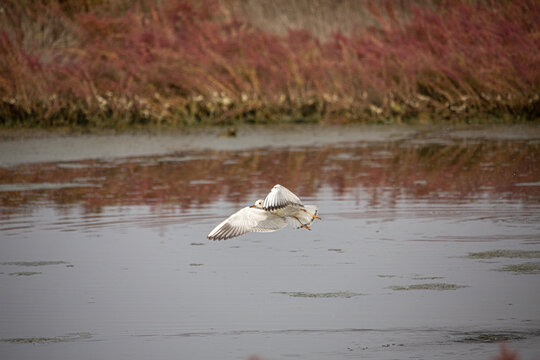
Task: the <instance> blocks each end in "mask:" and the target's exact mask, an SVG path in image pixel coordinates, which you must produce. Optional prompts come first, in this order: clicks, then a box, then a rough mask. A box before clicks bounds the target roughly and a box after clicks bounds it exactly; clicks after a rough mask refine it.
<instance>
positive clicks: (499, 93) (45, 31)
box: [0, 0, 540, 129]
mask: <svg viewBox="0 0 540 360" xmlns="http://www.w3.org/2000/svg"><path fill="white" fill-rule="evenodd" d="M300 3H301V2H300ZM315 3H320V4H322V5H321V6H323V8H324V6H326V5H324V4H326V3H325V2H324V0H319V1H318V2H315ZM239 4H240V5H242V2H239V1H236V2H234V1H231V2H225V1H222V2H220V1H203V2H190V1H183V0H161V1H157V2H154V1H149V0H108V1H92V0H86V1H82V2H79V1H70V0H67V1H59V0H50V1H45V0H42V1H16V0H7V1H6V2H4V4H3V5H2V8H1V12H0V25H1V29H0V124H1V126H5V127H17V126H24V127H33V126H39V127H58V126H68V127H97V128H117V129H121V128H130V127H137V126H148V125H150V126H153V125H157V126H192V125H198V124H202V125H207V124H234V123H238V122H245V123H290V122H319V123H352V122H361V123H373V122H382V123H401V122H420V123H422V122H445V121H446V122H480V121H499V122H519V121H535V120H538V118H539V115H540V3H539V2H538V1H535V0H516V1H509V0H490V1H487V0H485V1H467V0H455V1H432V2H427V3H423V2H417V3H410V2H403V1H385V2H382V3H379V2H377V3H373V2H369V1H364V2H360V4H361V5H357V6H356V8H354V9H353V8H351V9H352V10H351V11H350V12H349V13H350V15H349V16H350V19H349V21H348V22H346V24H348V25H347V26H346V29H342V28H340V27H339V26H336V31H334V32H332V31H330V29H327V28H324V31H322V30H321V32H320V33H318V32H317V31H314V30H313V29H314V28H316V26H313V24H317V23H316V22H314V21H313V20H311V22H309V21H305V22H301V21H299V20H295V21H296V23H298V24H300V26H297V27H294V26H293V24H292V23H291V22H285V23H284V24H283V25H282V26H281V28H280V29H271V28H269V27H268V26H265V24H264V23H263V24H262V25H260V26H259V25H257V22H258V20H260V18H261V13H257V12H255V11H254V10H253V9H254V6H253V4H251V5H250V3H248V5H250V6H247V5H245V4H244V5H245V6H240V5H239ZM273 11H274V16H277V15H275V13H276V9H274V10H273ZM284 11H289V18H291V19H293V20H294V19H301V18H302V14H303V12H304V10H302V7H299V8H298V10H295V11H292V10H290V9H284ZM305 13H306V15H305V16H308V15H309V16H311V18H313V14H311V15H310V13H308V12H305ZM293 15H294V16H293ZM344 17H346V15H344V11H343V10H342V11H341V13H340V15H339V17H338V18H339V19H343V18H344ZM356 18H358V21H357V22H356V21H355V19H356ZM259 22H260V21H259ZM340 22H341V23H345V20H340ZM306 24H307V25H306ZM309 24H311V25H309ZM351 24H354V26H353V25H351ZM266 25H268V24H266ZM289 26H290V27H289ZM285 27H286V29H285Z"/></svg>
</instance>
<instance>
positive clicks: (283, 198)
mask: <svg viewBox="0 0 540 360" xmlns="http://www.w3.org/2000/svg"><path fill="white" fill-rule="evenodd" d="M288 205H299V206H303V204H302V201H300V199H299V198H298V196H296V195H294V194H293V192H292V191H290V190H289V189H287V188H286V187H285V186H281V185H279V184H277V185H275V186H274V187H273V188H272V190H270V192H269V193H268V195H266V198H265V199H264V203H263V208H264V209H265V210H276V209H282V208H284V207H286V206H288Z"/></svg>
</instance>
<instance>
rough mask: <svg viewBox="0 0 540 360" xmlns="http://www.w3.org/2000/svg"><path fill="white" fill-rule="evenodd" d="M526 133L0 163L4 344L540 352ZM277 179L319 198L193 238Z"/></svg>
mask: <svg viewBox="0 0 540 360" xmlns="http://www.w3.org/2000/svg"><path fill="white" fill-rule="evenodd" d="M381 131H383V130H381ZM392 131H394V132H395V129H394V130H392ZM512 131H513V130H512V129H509V130H508V133H509V134H512ZM263 135H264V134H263ZM263 135H261V136H263ZM466 135H470V134H469V133H466ZM539 139H540V137H539V136H538V134H537V132H536V133H535V132H533V133H530V134H526V136H523V134H521V135H520V136H506V137H504V138H501V137H498V136H495V137H489V136H488V137H484V136H461V137H457V138H456V137H452V138H444V139H441V138H433V137H432V136H431V137H429V136H422V135H418V134H416V135H414V136H402V137H391V136H386V137H382V138H380V139H379V141H367V140H366V139H360V140H359V141H351V139H350V138H347V139H346V140H347V142H340V141H339V140H337V139H335V140H334V141H332V142H330V143H329V142H325V143H324V144H322V145H320V146H316V145H313V144H309V146H308V145H298V144H296V143H295V142H294V141H293V140H291V141H290V142H289V143H285V144H284V143H280V144H279V146H277V147H271V148H268V147H264V148H257V147H250V148H249V149H246V150H241V149H238V148H235V149H234V150H228V149H220V148H214V149H207V150H189V151H183V152H178V151H177V152H173V153H164V154H159V155H152V156H139V155H140V154H139V153H135V154H136V155H137V156H134V157H129V156H127V157H125V156H126V154H129V151H128V150H126V152H122V157H111V158H106V159H104V158H101V159H100V158H97V159H92V160H84V159H80V160H72V161H61V162H55V161H49V162H32V163H27V164H13V163H10V164H9V165H6V166H5V167H3V168H0V239H1V240H0V288H1V292H0V324H1V325H0V339H2V341H0V355H1V357H2V358H6V359H33V358H41V359H73V358H77V359H122V358H125V359H148V358H160V359H178V358H181V359H218V358H219V359H247V358H248V357H249V356H250V355H252V354H258V355H259V356H261V357H262V358H263V359H289V358H301V359H343V358H366V359H394V358H395V359H404V358H411V359H416V358H429V359H436V358H441V359H443V358H452V359H456V358H462V359H491V358H492V357H493V356H494V355H495V354H497V353H498V350H499V342H500V341H501V340H504V341H506V342H507V344H508V345H509V347H510V348H512V349H517V350H518V351H519V353H520V355H521V358H522V359H537V358H538V357H539V356H540V341H539V340H540V307H539V306H538V304H540V286H539V285H540V274H539V271H538V263H540V258H539V257H538V254H539V253H538V251H539V250H540V170H539V169H538V164H539V163H540V141H539ZM220 141H225V140H223V139H220ZM130 144H131V143H130ZM115 146H119V147H121V146H122V143H121V141H120V143H119V144H116V145H115ZM275 183H281V184H282V185H285V186H287V187H289V188H290V189H291V190H293V191H295V192H296V193H297V194H298V195H299V196H300V197H301V198H302V199H303V200H304V203H307V204H310V203H313V204H317V205H318V206H319V210H320V216H321V217H322V218H323V219H322V220H321V221H316V222H315V223H314V224H313V226H312V229H313V230H312V231H306V230H304V229H302V230H293V229H285V230H281V231H279V232H275V233H270V234H248V235H246V236H243V237H240V238H236V239H231V240H227V241H222V242H210V241H208V240H206V238H205V237H206V235H207V234H208V232H209V231H210V230H211V229H212V228H213V226H215V225H216V224H217V223H219V222H220V221H221V220H222V219H224V218H225V217H227V216H228V215H230V214H231V213H233V212H234V211H236V210H237V209H239V208H241V207H243V206H246V205H247V204H250V203H252V202H253V201H254V200H256V199H257V198H260V197H263V196H264V195H265V194H266V193H267V192H268V191H269V189H270V188H271V187H272V186H273V185H274V184H275ZM496 250H512V251H496ZM517 251H519V252H517ZM488 252H489V253H488ZM471 253H475V254H473V255H470V254H471ZM476 253H481V255H477V254H476ZM469 255H470V256H469ZM527 264H528V265H527ZM516 265H521V266H516Z"/></svg>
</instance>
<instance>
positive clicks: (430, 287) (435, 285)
mask: <svg viewBox="0 0 540 360" xmlns="http://www.w3.org/2000/svg"><path fill="white" fill-rule="evenodd" d="M465 287H468V286H467V285H456V284H446V283H429V284H414V285H409V286H396V285H394V286H389V287H388V289H392V290H441V291H442V290H457V289H461V288H465Z"/></svg>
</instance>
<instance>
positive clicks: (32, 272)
mask: <svg viewBox="0 0 540 360" xmlns="http://www.w3.org/2000/svg"><path fill="white" fill-rule="evenodd" d="M38 274H41V272H38V271H18V272H12V273H9V275H15V276H31V275H38Z"/></svg>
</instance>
